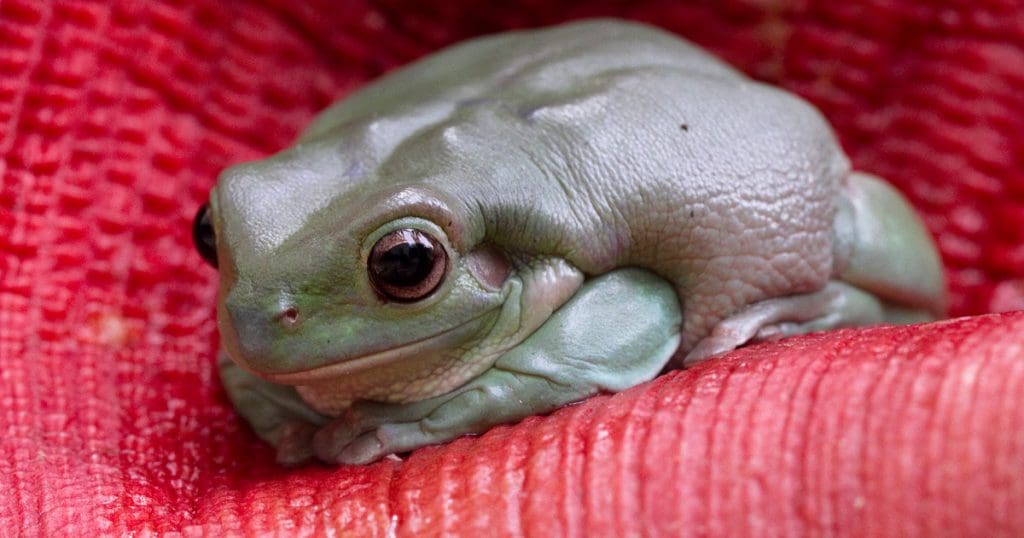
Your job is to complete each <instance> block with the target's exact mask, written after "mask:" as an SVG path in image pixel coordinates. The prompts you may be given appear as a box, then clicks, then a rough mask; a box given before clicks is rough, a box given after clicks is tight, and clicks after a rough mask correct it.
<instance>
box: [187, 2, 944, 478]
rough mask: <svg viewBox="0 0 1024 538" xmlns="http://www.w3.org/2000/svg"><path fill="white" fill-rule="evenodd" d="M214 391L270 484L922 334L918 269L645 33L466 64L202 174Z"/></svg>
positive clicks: (412, 75)
mask: <svg viewBox="0 0 1024 538" xmlns="http://www.w3.org/2000/svg"><path fill="white" fill-rule="evenodd" d="M194 235H195V239H196V243H197V246H198V248H199V250H200V252H201V253H202V254H204V256H205V257H206V258H207V259H208V260H209V261H210V262H211V263H212V264H214V265H215V266H217V267H219V274H220V293H219V301H218V312H217V319H218V326H219V329H220V334H221V341H222V348H223V351H222V353H221V358H220V360H219V368H220V375H221V378H222V380H223V383H224V385H225V387H226V390H227V393H228V395H229V397H230V399H231V400H232V402H233V404H234V405H235V407H236V408H237V409H238V411H239V412H240V413H241V414H242V415H243V416H244V417H245V418H246V419H247V420H248V422H249V423H250V424H251V425H252V427H253V428H254V430H255V432H256V433H257V434H258V435H259V436H261V437H262V438H263V439H265V440H266V441H268V442H269V443H271V444H272V445H274V446H275V447H276V450H277V457H278V459H279V460H280V461H281V462H283V463H297V462H302V461H305V460H307V459H310V458H313V457H316V458H319V459H321V460H323V461H326V462H331V463H347V464H360V463H366V462H371V461H374V460H376V459H378V458H381V457H383V456H386V455H389V454H393V453H401V452H407V451H410V450H413V449H416V448H418V447H422V446H425V445H429V444H435V443H441V442H445V441H448V440H451V439H453V438H455V437H458V436H461V435H464V434H472V433H480V432H483V431H484V430H486V429H488V428H490V427H492V426H494V425H497V424H500V423H507V422H514V421H517V420H519V419H522V418H524V417H526V416H529V415H533V414H538V413H545V412H549V411H552V410H554V409H556V408H558V407H559V406H562V405H565V404H568V403H572V402H576V401H579V400H582V399H585V398H587V397H589V396H591V395H594V394H597V393H600V392H614V391H621V390H624V389H626V388H628V387H631V386H634V385H636V384H638V383H642V382H644V381H648V380H650V379H652V378H654V377H655V376H656V375H657V374H658V373H659V372H661V371H663V370H664V369H666V368H670V367H679V366H686V365H689V364H693V363H695V362H697V361H701V360H704V359H706V358H708V357H711V356H713V355H716V354H719V353H722V352H725V351H729V350H732V349H734V348H736V347H737V346H741V345H744V344H747V343H751V342H759V341H765V340H772V339H777V338H781V337H784V336H788V335H795V334H800V333H806V332H811V331H820V330H827V329H832V328H836V327H844V326H852V325H865V324H875V323H909V322H918V321H926V320H930V319H935V318H937V317H941V316H942V315H943V313H944V309H945V283H944V279H943V272H942V269H941V264H940V261H939V257H938V255H937V252H936V249H935V247H934V245H933V243H932V241H931V239H930V237H929V234H928V233H927V231H926V230H925V228H924V226H923V225H922V223H921V222H920V221H919V220H918V218H917V217H916V216H915V214H914V213H913V211H912V210H911V208H910V207H909V205H908V204H907V202H906V201H905V200H904V199H903V198H902V197H901V196H900V195H899V194H898V193H897V191H896V190H894V189H893V188H892V187H890V186H888V185H887V184H886V183H884V182H882V181H881V180H879V179H877V178H875V177H873V176H871V175H869V174H866V173H862V172H856V171H852V170H851V167H850V164H849V161H848V159H847V158H846V157H845V156H844V154H843V151H842V150H841V149H840V147H839V145H838V144H837V141H836V138H835V136H834V134H833V133H832V131H831V129H830V127H829V125H828V124H827V123H826V122H825V120H824V119H823V118H822V116H821V114H820V113H819V112H817V111H816V110H815V109H814V108H813V107H812V106H810V105H809V104H808V103H806V102H805V101H803V100H801V99H800V98H798V97H796V96H794V95H792V94H790V93H787V92H785V91H782V90H779V89H776V88H772V87H769V86H767V85H764V84H761V83H758V82H755V81H753V80H750V79H748V78H747V77H745V76H744V75H742V74H740V73H739V72H737V71H736V70H734V69H732V68H730V67H729V66H727V65H725V64H724V63H723V62H721V61H719V60H716V59H715V58H713V57H712V56H710V55H709V54H708V53H706V52H704V51H702V50H700V49H699V48H697V47H696V46H694V45H692V44H690V43H688V42H686V41H683V40H682V39H680V38H678V37H675V36H673V35H671V34H669V33H667V32H664V31H661V30H658V29H655V28H653V27H650V26H646V25H642V24H638V23H629V22H623V21H614V20H590V21H583V22H576V23H570V24H564V25H561V26H555V27H550V28H543V29H535V30H529V31H515V32H510V33H505V34H499V35H494V36H489V37H483V38H479V39H475V40H471V41H468V42H464V43H462V44H458V45H455V46H453V47H450V48H448V49H445V50H443V51H441V52H438V53H436V54H434V55H432V56H430V57H428V58H426V59H423V60H420V61H418V62H415V63H413V64H412V65H410V66H407V67H405V68H403V69H400V70H397V71H395V72H394V73H391V74H389V75H387V76H385V77H383V78H381V79H380V80H378V81H376V82H375V83H372V84H370V85H368V86H366V87H365V88H363V89H361V90H360V91H358V92H356V93H355V94H353V95H351V96H350V97H348V98H346V99H343V100H341V101H340V102H338V103H336V104H334V105H333V106H331V107H330V108H328V109H327V110H326V111H324V112H323V113H321V114H320V115H319V116H318V117H317V118H316V119H315V120H314V121H313V122H312V123H311V125H310V126H309V127H308V128H307V129H306V130H305V131H304V132H303V133H302V134H301V135H300V136H299V138H298V140H297V141H296V143H295V144H294V145H293V146H291V147H289V148H287V149H285V150H284V151H281V152H280V153H278V154H276V155H273V156H271V157H269V158H267V159H264V160H260V161H256V162H251V163H245V164H239V165H236V166H233V167H231V168H228V169H227V170H225V171H224V172H223V173H222V174H221V175H220V177H219V179H218V182H217V185H216V186H215V188H214V189H213V190H212V191H211V194H210V200H209V203H208V204H207V205H204V206H203V208H202V209H201V210H200V212H199V213H198V214H197V216H196V220H195V222H194Z"/></svg>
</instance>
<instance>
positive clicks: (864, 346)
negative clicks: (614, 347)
mask: <svg viewBox="0 0 1024 538" xmlns="http://www.w3.org/2000/svg"><path fill="white" fill-rule="evenodd" d="M1022 13H1024V6H1022V5H1021V4H1020V3H1019V2H1017V1H1015V0H936V1H933V2H913V1H911V0H905V1H904V0H863V1H858V2H833V1H830V0H804V1H801V0H794V1H792V2H787V1H785V0H778V1H772V2H752V1H742V0H730V1H725V2H680V1H678V0H664V1H647V2H618V1H612V0H605V1H599V2H595V1H570V2H557V3H553V2H539V1H529V0H518V1H513V2H501V3H496V2H483V1H472V0H457V1H449V2H438V3H436V4H434V5H431V6H430V7H424V5H423V3H420V2H400V1H398V0H381V1H378V2H374V3H372V4H369V3H367V2H365V1H362V0H352V1H348V2H335V1H328V0H317V1H310V2H295V1H283V0H268V1H266V2H262V3H260V2H252V3H248V2H240V1H222V0H200V1H196V2H172V1H166V2H149V1H145V2H143V1H139V2H127V1H125V2H105V1H100V0H96V1H79V0H62V1H60V2H52V3H43V2H36V1H30V0H6V1H4V2H2V3H0V155H2V161H0V177H2V182H3V183H2V186H0V428H2V435H0V534H5V535H6V534H11V535H19V534H22V535H58V534H60V535H93V534H100V533H109V534H115V535H119V534H126V533H137V534H139V535H144V534H146V531H154V532H164V531H183V532H184V534H185V535H201V534H204V533H205V534H210V535H219V534H222V533H226V532H228V531H232V532H235V533H252V534H264V533H270V532H273V531H275V530H276V531H277V532H280V533H281V534H285V535H292V534H306V535H308V534H317V533H325V532H326V531H328V530H332V529H334V530H341V531H344V533H350V534H353V535H370V536H372V535H376V536H385V535H388V532H389V528H390V529H391V530H395V531H397V532H398V534H399V535H407V536H415V535H432V534H441V533H444V532H457V533H463V534H466V535H485V534H490V533H492V532H496V531H497V532H501V533H503V534H512V535H516V534H529V535H534V536H557V535H567V536H585V535H587V536H591V535H592V536H599V535H608V536H625V535H629V534H630V533H631V532H636V533H648V534H669V535H671V534H678V533H685V534H715V535H733V534H749V535H796V534H808V533H810V534H836V535H847V536H862V535H878V534H889V535H893V534H900V535H916V534H920V533H931V534H939V533H942V534H950V535H954V534H971V535H976V536H982V535H995V534H1000V533H1002V534H1007V535H1011V534H1016V535H1021V534H1024V512H1022V511H1021V508H1022V507H1024V483H1022V480H1021V477H1022V476H1024V411H1022V408H1024V405H1022V404H1024V364H1022V361H1021V358H1022V348H1024V336H1022V334H1024V314H1003V315H991V316H978V314H982V313H985V312H989V311H996V310H1013V309H1018V308H1021V307H1022V306H1024V226H1022V224H1024V113H1022V112H1024V91H1021V88H1024V15H1022ZM612 14H614V15H620V16H625V17H630V18H636V19H640V20H645V21H650V22H654V23H656V24H659V25H662V26H664V27H666V28H668V29H670V30H673V31H676V32H678V33H680V34H682V35H685V36H688V37H690V38H691V39H694V40H695V41H697V42H699V43H700V44H702V45H704V46H706V47H708V48H710V49H711V50H712V51H714V52H716V53H718V54H720V55H721V56H723V57H724V58H725V59H727V60H729V61H730V62H732V63H734V64H735V65H737V66H739V67H740V68H742V69H744V70H745V71H747V72H749V73H751V74H753V75H754V76H756V77H759V78H761V79H765V80H768V81H770V82H773V83H776V84H779V85H781V86H783V87H786V88H788V89H790V90H793V91H796V92H798V93H800V94H801V95H804V96H806V97H807V98H808V99H810V100H811V101H813V102H814V103H815V104H817V105H818V106H819V107H820V108H821V109H822V110H823V111H824V113H825V114H826V115H827V116H828V117H829V119H830V120H831V121H832V122H833V125H835V127H836V129H837V131H838V133H839V135H840V137H841V139H842V141H843V143H844V145H845V147H846V148H847V149H848V151H849V153H850V155H851V156H852V158H853V161H854V163H855V164H856V165H857V166H858V167H859V168H861V169H864V170H868V171H871V172H875V173H878V174H880V175H882V176H884V177H886V178H888V179H889V180H891V181H892V182H893V183H894V184H896V185H897V186H899V187H900V188H901V189H903V190H904V191H905V192H906V193H907V194H908V196H909V197H910V199H911V200H912V201H913V202H914V204H915V205H916V207H917V208H918V209H920V210H921V212H922V214H924V215H925V217H926V220H927V223H928V226H929V227H930V229H931V230H932V231H933V232H934V233H935V234H936V236H937V237H938V241H939V244H940V246H941V250H942V254H943V257H944V260H945V262H946V265H947V267H948V270H949V275H950V280H951V285H952V290H953V313H954V314H957V315H972V316H975V317H968V318H964V319H959V320H955V321H950V322H944V323H938V324H931V325H927V326H923V327H912V328H888V329H869V330H851V331H842V332H838V333H832V334H827V335H820V336H809V337H803V338H797V339H792V340H787V341H784V342H780V343H777V344H774V345H763V346H756V347H753V348H749V349H744V350H740V351H738V352H736V353H733V354H732V355H730V356H729V357H728V358H725V359H723V360H720V361H714V362H712V363H709V364H707V365H704V366H702V367H699V368H695V369H693V370H689V371H685V372H676V373H672V374H670V375H667V376H664V377H662V378H660V379H658V380H656V381H654V382H652V383H649V384H646V385H643V386H641V387H637V388H636V389H634V390H630V391H628V392H626V393H624V394H620V395H616V396H612V397H600V398H595V399H592V400H590V401H588V402H586V403H584V404H582V405H578V406H573V407H570V408H566V409H563V410H560V411H558V412H556V413H554V414H553V415H552V416H549V417H545V418H531V419H529V420H526V421H525V422H523V423H521V424H518V425H515V426H507V427H501V428H497V429H495V430H493V431H491V432H490V433H488V434H486V435H484V436H482V437H480V438H466V439H461V440H459V441H457V442H454V443H451V444H449V445H446V446H442V447H435V448H427V449H424V450H420V451H417V452H416V453H414V454H413V455H412V456H411V457H410V458H409V459H407V460H406V461H402V462H397V461H383V462H380V463H377V464H375V465H371V466H368V467H361V468H360V467H349V468H327V467H321V466H315V465H314V466H309V467H305V468H301V469H282V468H279V467H277V466H275V465H274V464H273V461H272V454H271V452H270V451H269V450H268V449H267V448H266V447H264V446H263V445H262V444H261V443H259V442H258V441H257V440H256V439H255V438H254V437H253V435H252V434H251V433H250V432H249V431H248V430H247V429H246V427H245V426H244V424H242V423H241V422H240V421H239V419H238V418H237V417H236V415H235V414H234V413H233V412H232V410H231V408H230V407H229V405H228V403H227V401H226V398H225V396H224V393H223V391H222V390H221V388H220V386H219V384H218V382H217V380H216V377H215V374H214V368H213V362H212V361H213V358H214V351H215V346H216V340H217V336H216V331H215V326H214V322H213V318H214V307H213V304H214V297H215V290H216V283H215V274H214V272H213V271H212V270H211V269H209V268H207V267H206V266H204V265H203V264H202V263H201V262H200V260H199V258H198V256H196V255H195V253H194V252H193V249H192V246H191V243H190V236H189V226H190V221H191V217H192V215H193V212H194V211H195V209H196V207H197V205H198V204H199V203H200V202H201V200H203V198H204V197H205V195H206V193H207V191H208V189H209V188H210V186H211V185H212V183H213V181H214V178H215V176H216V174H217V172H218V170H220V169H221V168H222V167H224V166H225V165H227V164H230V163H233V162H237V161H242V160H248V159H253V158H256V157H259V156H261V155H265V154H267V153H268V152H271V151H274V150H276V149H278V148H280V147H283V146H284V145H286V144H287V143H288V142H289V141H290V139H291V138H292V136H293V135H294V134H295V133H296V132H297V130H298V129H300V128H301V126H302V125H303V124H304V123H305V122H307V121H308V120H309V118H310V117H311V115H312V114H313V113H314V112H315V111H317V110H318V109H320V108H322V107H324V106H326V105H327V104H328V103H329V102H331V101H332V100H333V99H335V98H337V97H339V96H341V95H344V94H345V93H346V92H348V91H350V90H351V89H353V88H354V87H356V86H358V85H359V84H361V83H363V82H365V81H366V80H368V79H370V78H371V77H373V76H375V75H378V74H380V73H381V72H383V71H384V70H386V69H389V68H392V67H394V66H397V65H400V64H402V63H405V62H407V61H409V60H411V59H413V58H414V57H417V56H419V55H421V54H424V53H426V52H428V51H430V50H433V49H436V48H437V47H439V46H441V45H443V44H446V43H450V42H453V41H455V40H457V39H461V38H465V37H469V36H472V35H477V34H481V33H486V32H491V31H497V30H500V29H505V28H511V27H522V26H535V25H541V24H547V23H554V22H559V21H562V20H566V19H568V18H573V17H581V16H589V15H612Z"/></svg>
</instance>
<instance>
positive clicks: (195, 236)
mask: <svg viewBox="0 0 1024 538" xmlns="http://www.w3.org/2000/svg"><path fill="white" fill-rule="evenodd" d="M192 242H193V243H195V245H196V250H197V251H199V255H200V256H202V257H203V259H204V260H206V263H208V264H210V265H212V266H213V267H214V268H216V267H217V236H216V235H214V232H213V223H212V222H210V204H208V203H207V204H203V205H202V206H201V207H200V208H199V211H196V218H195V219H194V220H193V221H192Z"/></svg>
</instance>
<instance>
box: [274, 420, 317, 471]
mask: <svg viewBox="0 0 1024 538" xmlns="http://www.w3.org/2000/svg"><path fill="white" fill-rule="evenodd" d="M316 431H317V428H316V426H314V425H312V424H307V423H305V422H290V423H287V424H285V425H283V426H282V427H281V430H280V433H279V434H278V442H277V462H278V463H280V464H282V465H289V466H291V465H299V464H302V463H305V462H307V461H309V460H310V458H312V457H313V436H314V435H315V434H316Z"/></svg>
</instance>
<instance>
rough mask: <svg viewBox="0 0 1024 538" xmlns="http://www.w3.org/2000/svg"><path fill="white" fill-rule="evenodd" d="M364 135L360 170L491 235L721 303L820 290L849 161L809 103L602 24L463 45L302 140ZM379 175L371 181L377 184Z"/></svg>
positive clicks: (709, 312) (713, 310) (667, 41)
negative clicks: (437, 201) (431, 199)
mask: <svg viewBox="0 0 1024 538" xmlns="http://www.w3.org/2000/svg"><path fill="white" fill-rule="evenodd" d="M325 137H326V138H328V139H330V138H332V137H339V138H345V139H351V138H353V137H356V138H358V139H360V140H361V142H360V144H359V147H360V149H361V150H362V151H363V152H364V153H365V155H364V157H366V156H372V161H374V162H373V163H372V169H373V170H374V173H373V174H370V175H368V176H366V177H364V178H362V180H363V181H366V182H370V183H375V184H376V185H377V186H378V187H379V186H380V185H381V184H416V183H419V184H422V185H425V186H427V187H428V188H430V189H433V190H435V191H439V192H442V193H443V194H444V196H445V197H446V198H447V199H454V200H459V201H460V202H462V203H461V206H462V207H466V208H479V212H480V213H481V214H482V218H483V219H484V220H485V221H486V222H484V223H483V225H482V228H484V229H486V233H487V235H488V237H486V238H484V239H485V240H487V241H490V242H493V243H496V244H499V245H507V246H508V247H510V248H515V249H518V250H520V251H527V252H529V251H534V252H540V253H545V254H551V253H558V254H559V255H562V256H564V257H565V258H566V259H567V260H568V261H570V262H571V263H573V264H574V265H575V266H577V267H579V268H580V269H581V270H583V271H584V272H586V273H588V274H600V273H604V272H607V271H609V270H611V269H613V268H615V267H623V266H630V265H633V266H642V267H647V268H649V269H651V270H653V271H655V272H656V273H658V274H660V275H662V276H664V277H666V278H667V279H669V280H670V281H671V282H672V283H673V284H674V285H675V286H676V288H677V289H678V290H679V295H680V297H681V298H683V300H684V302H686V303H690V304H692V305H699V307H694V308H688V309H687V310H686V312H685V316H684V317H685V320H684V334H683V337H684V347H688V346H689V345H691V344H692V343H693V342H694V341H695V339H697V338H699V337H700V336H701V335H703V334H706V332H707V331H708V330H710V327H712V326H713V325H714V324H715V323H716V322H717V321H718V320H719V319H721V316H723V315H727V314H728V313H731V312H735V311H736V310H737V309H739V308H742V307H743V306H745V305H748V304H752V303H754V302H757V301H760V300H763V299H766V298H770V297H774V296H779V295H786V294H790V293H799V292H805V291H810V290H814V289H818V288H820V287H821V286H823V285H824V283H825V282H827V280H828V278H829V277H830V275H831V273H832V271H833V267H832V264H833V259H832V224H833V220H834V214H835V200H836V197H837V192H838V186H839V182H840V181H841V179H842V178H843V177H845V175H846V174H847V173H848V171H849V170H848V163H847V161H846V159H845V157H844V156H843V154H842V152H841V150H840V149H839V147H838V145H837V143H836V141H835V139H834V136H833V134H832V132H831V130H830V128H829V127H828V125H827V124H826V122H825V121H824V120H823V118H822V117H821V116H820V114H819V113H818V112H817V111H816V110H814V109H813V107H811V106H810V105H808V104H807V103H805V102H804V101H802V100H800V99H799V98H797V97H795V96H792V95H790V94H788V93H786V92H783V91H780V90H777V89H774V88H771V87H768V86H766V85H762V84H759V83H756V82H754V81H751V80H749V79H747V78H746V77H744V76H743V75H741V74H739V73H737V72H736V71H734V70H733V69H732V68H730V67H728V66H727V65H725V64H724V63H722V62H720V61H719V60H717V59H714V58H713V57H711V56H710V55H708V54H707V53H705V52H703V51H702V50H700V49H698V48H697V47H695V46H693V45H691V44H689V43H686V42H685V41H682V40H680V39H679V38H677V37H675V36H672V35H671V34H668V33H666V32H663V31H660V30H656V29H654V28H651V27H648V26H644V25H638V24H633V23H623V22H613V21H591V22H585V23H576V24H570V25H564V26H560V27H554V28H549V29H542V30H534V31H528V32H516V33H511V34H503V35H500V36H497V37H490V38H484V39H480V40H476V41H471V42H468V43H466V44H462V45H458V46H456V47H453V48H451V49H448V50H447V51H443V52H441V53H439V54H437V55H435V56H432V57H431V58H429V59H427V60H425V61H421V62H418V63H416V64H413V65H412V66H410V67H408V68H405V69H402V70H400V71H397V72H396V73H394V74H392V75H390V76H388V77H385V78H383V79H381V80H380V81H378V82H376V83H374V84H373V85H370V86H368V87H367V88H365V89H363V90H361V91H360V92H358V93H356V94H355V95H353V96H352V97H350V98H348V99H346V100H344V101H342V102H341V103H339V104H337V105H335V106H334V107H332V108H331V109H329V110H328V111H326V112H325V113H324V114H322V115H321V116H320V117H319V118H318V119H317V120H316V121H315V122H314V123H313V124H312V125H311V126H310V128H309V130H308V131H307V132H306V133H305V134H304V135H303V136H302V138H301V139H300V141H306V142H315V141H317V140H318V139H323V138H325ZM378 187H374V188H378Z"/></svg>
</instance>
